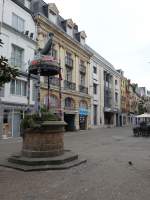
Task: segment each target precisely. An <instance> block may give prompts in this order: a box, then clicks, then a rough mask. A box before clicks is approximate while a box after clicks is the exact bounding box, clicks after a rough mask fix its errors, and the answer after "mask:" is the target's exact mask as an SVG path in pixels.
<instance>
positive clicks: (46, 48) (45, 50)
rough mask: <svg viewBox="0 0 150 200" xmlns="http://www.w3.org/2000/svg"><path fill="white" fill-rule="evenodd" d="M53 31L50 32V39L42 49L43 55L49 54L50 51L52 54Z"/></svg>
mask: <svg viewBox="0 0 150 200" xmlns="http://www.w3.org/2000/svg"><path fill="white" fill-rule="evenodd" d="M53 37H54V34H53V33H51V32H50V33H49V40H48V41H47V43H46V44H45V46H44V48H43V49H42V50H41V51H40V53H41V55H48V54H49V52H50V54H51V55H52V46H53Z"/></svg>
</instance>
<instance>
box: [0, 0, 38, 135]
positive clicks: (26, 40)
mask: <svg viewBox="0 0 150 200" xmlns="http://www.w3.org/2000/svg"><path fill="white" fill-rule="evenodd" d="M30 3H31V1H30V0H4V1H2V0H1V1H0V38H1V39H2V41H3V43H4V45H3V47H2V48H1V47H0V56H1V55H2V56H5V57H6V58H7V59H8V61H9V63H10V65H12V66H15V67H17V68H18V69H19V71H20V76H19V77H17V79H16V80H13V81H11V82H10V83H7V84H5V86H4V88H1V90H0V108H1V110H0V116H1V117H0V135H1V136H3V137H12V136H14V137H15V136H18V135H19V134H20V119H21V116H22V114H23V113H24V111H25V110H26V109H27V69H28V65H29V61H31V60H32V59H33V58H34V52H35V49H36V26H35V22H34V20H33V17H32V13H31V11H30ZM33 82H34V79H32V80H31V83H30V87H31V88H30V89H31V95H30V103H31V105H33V104H34V101H33V95H32V88H33Z"/></svg>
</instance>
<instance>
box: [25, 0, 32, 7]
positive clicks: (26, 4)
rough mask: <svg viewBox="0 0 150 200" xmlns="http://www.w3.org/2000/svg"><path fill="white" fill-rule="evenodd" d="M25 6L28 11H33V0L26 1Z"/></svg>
mask: <svg viewBox="0 0 150 200" xmlns="http://www.w3.org/2000/svg"><path fill="white" fill-rule="evenodd" d="M25 6H26V7H27V8H28V9H31V0H25Z"/></svg>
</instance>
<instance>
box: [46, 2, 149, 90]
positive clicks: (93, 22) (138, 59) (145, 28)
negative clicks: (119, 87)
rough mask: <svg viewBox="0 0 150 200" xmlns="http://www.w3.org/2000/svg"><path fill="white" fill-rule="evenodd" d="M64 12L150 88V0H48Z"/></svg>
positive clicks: (117, 64)
mask: <svg viewBox="0 0 150 200" xmlns="http://www.w3.org/2000/svg"><path fill="white" fill-rule="evenodd" d="M46 2H51V3H56V5H57V7H58V9H59V11H60V15H61V16H63V17H64V18H72V20H73V21H74V22H75V23H76V24H78V26H79V30H85V32H86V34H87V43H88V44H89V45H90V46H91V47H92V48H93V49H95V50H96V51H97V52H98V53H99V54H100V55H102V56H103V57H104V58H105V59H107V60H108V61H109V62H111V63H112V64H113V65H114V67H115V68H116V69H119V68H121V69H122V70H123V71H124V72H125V76H126V77H127V78H129V79H131V81H132V82H136V83H138V85H139V86H146V87H147V89H150V77H149V76H150V63H149V62H150V11H149V10H150V2H149V0H92V1H90V0H89V1H88V0H75V1H73V0H53V1H52V0H46Z"/></svg>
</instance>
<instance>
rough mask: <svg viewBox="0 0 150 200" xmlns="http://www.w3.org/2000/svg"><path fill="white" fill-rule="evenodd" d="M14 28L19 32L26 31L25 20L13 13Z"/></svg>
mask: <svg viewBox="0 0 150 200" xmlns="http://www.w3.org/2000/svg"><path fill="white" fill-rule="evenodd" d="M12 27H13V28H14V29H16V30H17V31H19V32H24V31H25V20H24V19H23V18H21V17H19V16H18V15H16V14H15V13H12Z"/></svg>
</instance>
